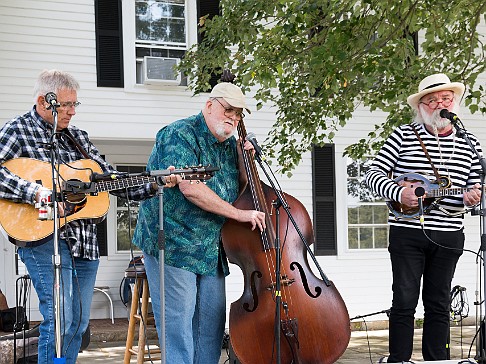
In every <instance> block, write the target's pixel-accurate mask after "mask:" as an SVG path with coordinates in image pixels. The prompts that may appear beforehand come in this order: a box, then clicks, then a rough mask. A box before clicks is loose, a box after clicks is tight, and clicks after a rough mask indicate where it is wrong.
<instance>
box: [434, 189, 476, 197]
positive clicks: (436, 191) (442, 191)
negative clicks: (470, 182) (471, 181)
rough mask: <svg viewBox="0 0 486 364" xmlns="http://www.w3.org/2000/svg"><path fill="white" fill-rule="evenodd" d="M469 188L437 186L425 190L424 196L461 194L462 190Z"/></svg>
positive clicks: (465, 190)
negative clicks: (425, 194)
mask: <svg viewBox="0 0 486 364" xmlns="http://www.w3.org/2000/svg"><path fill="white" fill-rule="evenodd" d="M469 190H470V188H466V187H453V188H438V189H432V190H429V191H427V196H426V197H445V196H454V195H460V194H463V193H464V192H467V191H469Z"/></svg>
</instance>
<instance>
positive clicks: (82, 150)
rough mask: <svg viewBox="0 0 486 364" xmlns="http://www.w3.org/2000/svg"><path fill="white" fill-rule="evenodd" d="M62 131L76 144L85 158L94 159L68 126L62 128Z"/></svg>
mask: <svg viewBox="0 0 486 364" xmlns="http://www.w3.org/2000/svg"><path fill="white" fill-rule="evenodd" d="M62 132H63V133H64V134H66V136H67V137H68V138H69V139H70V140H71V141H72V142H73V144H74V146H75V147H76V148H77V149H78V150H79V152H80V153H81V154H82V155H83V157H84V158H86V159H92V158H91V157H90V155H89V154H88V153H87V152H86V150H84V148H83V147H82V146H81V144H79V143H78V141H77V140H76V139H74V137H73V135H72V134H71V132H70V131H69V129H68V128H66V129H62Z"/></svg>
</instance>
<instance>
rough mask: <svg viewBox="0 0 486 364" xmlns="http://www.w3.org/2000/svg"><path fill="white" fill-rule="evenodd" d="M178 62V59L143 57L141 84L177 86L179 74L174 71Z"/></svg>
mask: <svg viewBox="0 0 486 364" xmlns="http://www.w3.org/2000/svg"><path fill="white" fill-rule="evenodd" d="M179 62H180V59H179V58H162V57H148V56H145V57H143V83H144V84H148V85H151V84H166V85H179V84H180V83H181V73H180V72H176V70H175V66H176V65H178V64H179Z"/></svg>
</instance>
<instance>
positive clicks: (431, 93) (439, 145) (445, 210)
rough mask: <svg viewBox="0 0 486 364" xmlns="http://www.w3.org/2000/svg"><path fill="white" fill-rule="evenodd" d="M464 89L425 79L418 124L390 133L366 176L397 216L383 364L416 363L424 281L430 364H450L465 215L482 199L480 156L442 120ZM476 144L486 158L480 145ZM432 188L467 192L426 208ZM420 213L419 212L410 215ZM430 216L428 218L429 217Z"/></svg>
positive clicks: (392, 220) (442, 78)
mask: <svg viewBox="0 0 486 364" xmlns="http://www.w3.org/2000/svg"><path fill="white" fill-rule="evenodd" d="M464 89H465V87H464V85H463V84H462V83H458V82H451V81H450V80H449V78H448V77H447V76H446V75H445V74H434V75H431V76H428V77H426V78H424V79H423V80H422V81H421V82H420V84H419V88H418V93H415V94H413V95H411V96H409V97H408V98H407V102H408V104H409V105H410V106H411V107H412V108H413V110H414V112H415V114H416V116H415V119H414V122H412V123H411V124H408V125H403V126H400V127H398V128H397V129H396V130H395V131H394V132H393V133H392V134H391V136H390V137H389V138H388V139H387V140H386V142H385V144H384V145H383V147H382V149H381V150H380V151H379V153H378V154H377V156H376V158H375V159H374V161H373V163H372V165H371V168H370V169H369V170H368V172H367V174H366V182H367V184H368V186H369V187H370V188H371V189H372V190H373V191H374V192H375V193H377V194H378V195H380V196H381V197H383V198H386V199H388V200H389V201H390V202H391V203H390V204H389V207H390V206H391V210H392V211H391V212H390V216H389V220H388V223H389V225H390V234H389V246H388V251H389V253H390V258H391V264H392V272H393V286H392V289H393V302H392V307H391V312H390V322H389V324H390V327H389V351H390V355H389V357H388V359H387V360H385V361H384V362H388V363H396V362H407V361H409V360H410V358H411V355H412V349H413V334H414V313H415V308H416V306H417V303H418V299H419V294H420V282H421V279H422V280H423V289H422V300H423V304H424V326H423V338H422V354H423V358H424V360H426V361H429V360H430V361H432V360H444V359H447V338H448V330H449V312H450V291H451V281H452V278H453V275H454V271H455V268H456V264H457V261H458V259H459V257H460V256H461V254H462V249H463V247H464V234H463V223H462V221H463V212H464V208H465V206H466V207H469V206H473V205H476V204H478V203H479V201H480V197H481V191H480V189H479V187H480V185H479V182H480V177H479V173H480V171H481V167H480V165H479V161H478V158H477V155H476V154H475V153H474V152H473V151H472V150H471V148H470V147H469V146H468V145H467V143H466V141H465V139H463V138H461V137H459V136H457V135H456V133H455V127H454V125H453V124H452V123H451V121H450V120H449V119H447V118H443V117H442V116H441V111H442V110H443V109H446V112H444V111H442V114H443V115H444V114H446V113H447V111H448V112H453V113H456V114H457V112H458V111H459V103H460V101H461V98H462V96H463V94H464ZM470 137H471V139H472V141H473V143H474V145H475V148H476V149H477V150H478V151H479V153H482V150H481V146H480V144H479V142H478V140H477V138H475V137H474V136H472V135H471V136H470ZM404 175H405V176H407V177H403V176H404ZM421 176H423V177H421ZM421 178H422V179H421ZM429 180H430V181H431V182H429ZM429 184H434V185H437V186H439V187H440V188H443V189H445V188H448V187H449V185H450V186H451V187H453V188H462V191H463V192H464V193H461V194H460V195H453V194H450V195H447V194H445V195H446V196H445V197H444V198H442V199H440V200H436V201H435V202H434V203H433V207H432V208H430V209H426V207H425V206H424V205H423V203H424V201H423V196H424V195H425V197H430V196H429V195H433V194H432V191H429V192H428V187H430V186H429ZM418 187H420V188H418ZM421 196H422V197H421ZM394 209H395V210H399V211H393V210H394ZM414 210H415V211H416V213H410V211H414ZM424 211H425V212H426V216H425V217H422V215H424ZM396 217H399V218H398V219H397V218H396ZM407 217H410V218H407Z"/></svg>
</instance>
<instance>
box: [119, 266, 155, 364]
mask: <svg viewBox="0 0 486 364" xmlns="http://www.w3.org/2000/svg"><path fill="white" fill-rule="evenodd" d="M125 277H126V278H134V279H135V287H134V288H133V291H132V307H131V309H130V321H129V323H128V335H127V343H126V345H125V358H124V361H123V362H124V364H129V363H130V360H131V357H132V355H136V356H137V364H142V363H144V362H145V361H150V360H152V361H154V360H160V355H158V357H154V356H153V354H160V349H150V357H146V356H145V352H146V347H145V343H146V337H145V330H146V327H147V325H148V323H149V321H151V323H153V322H154V320H153V317H151V318H149V316H148V304H149V297H150V293H149V286H148V280H147V275H146V273H145V268H144V267H140V266H135V267H129V268H127V269H126V270H125ZM140 288H142V307H141V310H140V312H141V314H138V305H139V299H140V297H139V294H140ZM137 322H139V329H138V346H137V347H135V348H134V347H133V340H134V338H135V325H136V324H137ZM144 324H145V326H144Z"/></svg>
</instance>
